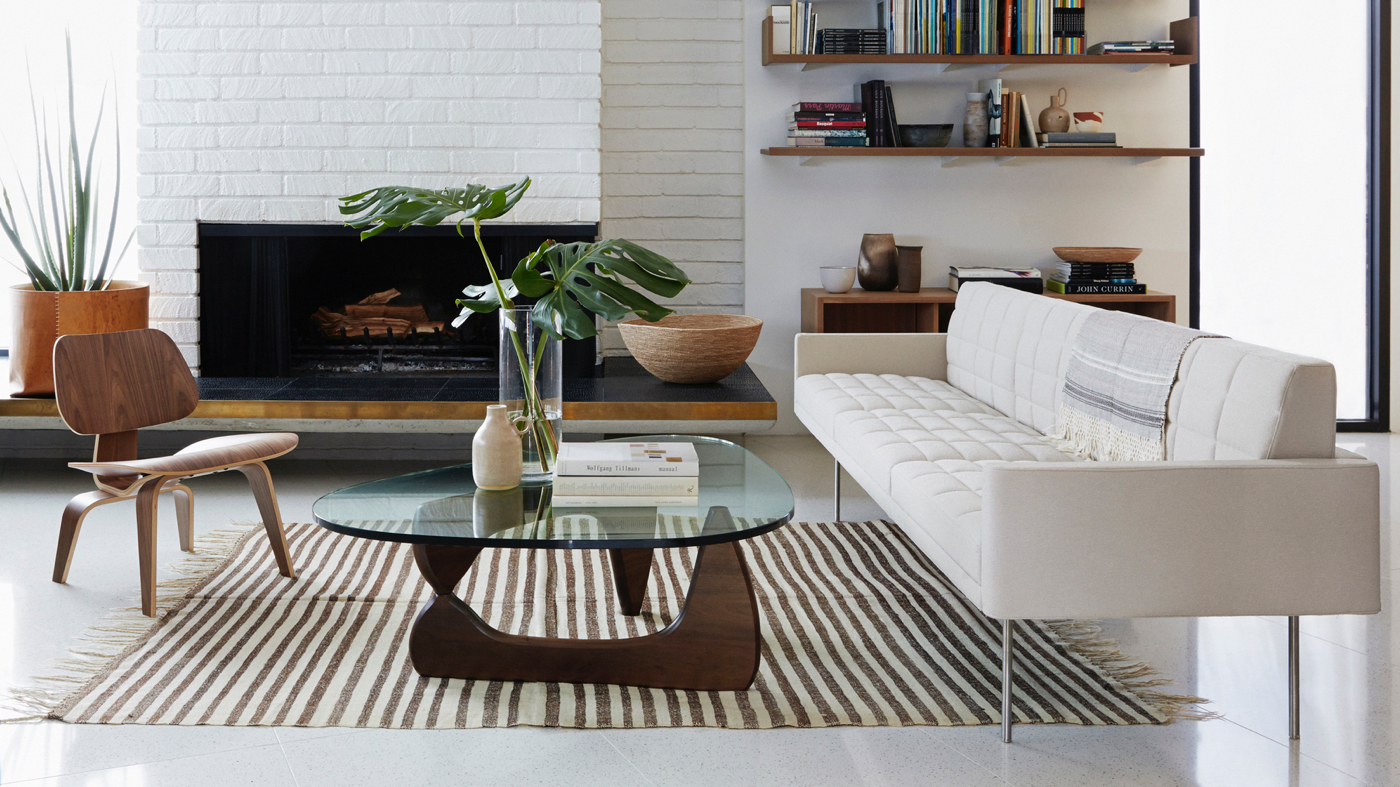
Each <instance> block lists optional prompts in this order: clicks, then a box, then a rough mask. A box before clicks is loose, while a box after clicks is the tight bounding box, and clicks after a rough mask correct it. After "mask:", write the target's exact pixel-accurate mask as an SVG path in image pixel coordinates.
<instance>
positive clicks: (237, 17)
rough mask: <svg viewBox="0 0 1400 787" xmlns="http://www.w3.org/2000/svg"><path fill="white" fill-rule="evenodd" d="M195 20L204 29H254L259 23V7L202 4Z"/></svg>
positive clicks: (234, 4)
mask: <svg viewBox="0 0 1400 787" xmlns="http://www.w3.org/2000/svg"><path fill="white" fill-rule="evenodd" d="M197 9H198V10H197V11H196V12H195V20H196V22H197V23H198V24H200V25H202V26H204V27H213V28H221V27H252V26H253V25H256V24H257V23H258V7H257V6H256V5H251V4H241V3H200V4H199V5H198V6H197Z"/></svg>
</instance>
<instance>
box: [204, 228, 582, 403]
mask: <svg viewBox="0 0 1400 787" xmlns="http://www.w3.org/2000/svg"><path fill="white" fill-rule="evenodd" d="M597 232H598V228H597V225H596V224H558V225H494V226H492V225H487V226H483V227H482V235H483V241H484V243H485V246H486V251H487V253H488V254H489V255H490V256H491V259H492V261H493V263H495V265H496V266H497V270H498V271H499V272H500V273H501V274H503V275H509V274H510V272H511V271H512V270H513V269H514V267H515V264H516V263H517V262H518V261H519V260H520V259H521V258H523V257H524V256H526V255H527V254H529V253H530V252H531V251H533V250H535V249H537V248H539V245H540V244H541V243H542V242H544V241H545V240H546V239H551V240H555V241H559V242H561V243H571V242H575V241H591V240H594V239H596V237H597ZM466 236H467V237H465V238H463V237H459V236H458V235H457V231H456V229H455V228H454V227H413V228H410V229H408V230H405V231H399V230H388V231H386V232H384V233H382V234H380V235H378V236H376V237H374V238H371V239H369V240H367V241H363V242H362V241H361V240H360V238H359V231H358V230H355V229H353V228H350V227H343V226H335V225H304V224H286V225H279V224H201V225H200V227H199V268H200V287H199V291H200V294H199V300H200V312H199V315H200V317H199V327H200V372H201V374H202V375H203V376H205V377H317V376H336V375H346V374H377V375H393V376H425V375H428V376H430V375H436V374H453V375H460V374H463V373H471V372H478V373H482V374H487V373H492V374H494V371H495V368H496V351H497V348H496V343H497V322H496V316H495V315H494V314H492V315H473V316H472V317H471V318H470V319H468V320H467V322H466V323H464V324H463V325H462V326H461V327H460V328H454V327H452V320H453V319H454V318H455V317H456V316H457V314H458V311H459V309H458V308H457V306H456V305H455V304H454V301H455V300H456V299H457V298H458V297H460V294H461V292H462V288H463V287H466V286H467V285H471V284H488V283H490V277H489V275H488V274H487V272H486V269H485V266H484V264H483V263H482V260H481V252H480V251H479V250H478V249H477V246H476V243H475V240H474V239H473V238H472V237H471V231H470V227H469V226H468V227H466ZM395 290H397V294H393V292H392V291H395ZM376 294H378V295H379V298H378V299H376V298H375V297H374V296H376ZM390 295H392V297H389V296H390ZM522 305H524V304H523V303H522ZM564 366H565V376H568V377H590V376H593V375H595V374H596V373H597V369H598V365H597V345H596V342H595V341H594V340H591V339H590V340H584V341H573V340H567V341H566V342H565V345H564Z"/></svg>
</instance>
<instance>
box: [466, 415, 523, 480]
mask: <svg viewBox="0 0 1400 787" xmlns="http://www.w3.org/2000/svg"><path fill="white" fill-rule="evenodd" d="M506 415H507V413H506V406H505V405H503V404H488V405H486V420H485V421H483V422H482V423H481V428H480V429H477V430H476V436H475V437H473V438H472V480H473V481H475V482H476V488H477V489H512V488H514V487H517V486H520V476H521V472H522V464H521V458H520V452H521V448H520V433H519V432H517V431H515V427H514V426H512V425H511V423H510V420H509V419H508V418H507V417H506Z"/></svg>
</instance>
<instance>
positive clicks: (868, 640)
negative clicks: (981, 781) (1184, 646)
mask: <svg viewBox="0 0 1400 787" xmlns="http://www.w3.org/2000/svg"><path fill="white" fill-rule="evenodd" d="M288 537H289V539H290V541H291V545H292V552H293V556H294V558H295V561H296V565H297V567H298V568H299V570H300V571H301V578H300V579H298V580H288V579H286V578H284V577H281V576H280V575H278V573H277V570H276V566H275V564H274V563H273V560H272V556H271V554H270V553H269V552H268V549H267V539H265V538H257V537H253V538H246V539H244V540H243V542H242V543H241V544H240V545H239V546H238V547H237V548H236V549H234V551H233V553H232V555H231V557H230V558H229V560H228V562H227V563H225V564H224V566H223V567H222V568H220V569H218V570H217V571H216V572H214V573H213V574H212V575H211V576H210V577H209V579H208V580H207V581H206V582H205V583H204V584H203V585H202V586H200V587H199V588H198V589H197V590H195V591H194V592H192V593H191V594H190V596H189V598H188V599H187V600H186V601H184V602H183V603H182V604H180V605H177V606H176V608H175V609H174V610H173V611H172V612H171V613H169V614H168V615H167V616H166V617H165V618H164V619H162V621H161V622H160V623H159V624H158V625H156V627H155V628H154V629H152V630H151V632H150V633H149V634H148V635H147V636H146V637H145V638H144V639H142V640H141V641H140V642H138V643H137V644H136V645H134V646H133V647H131V648H130V649H129V650H128V651H127V652H126V653H125V654H124V655H123V656H121V657H120V658H119V659H117V660H116V661H115V662H114V663H112V664H111V665H109V666H108V667H107V668H105V669H104V670H103V671H102V673H101V674H100V675H99V676H98V677H96V678H94V679H93V680H92V681H91V682H89V683H88V685H87V686H86V687H85V688H84V689H82V690H81V691H80V692H78V693H77V694H76V695H74V696H73V697H71V698H70V699H69V700H68V701H66V702H65V703H64V704H63V705H62V706H61V707H60V708H58V709H57V710H56V711H55V712H54V713H53V714H52V715H53V717H54V718H59V719H62V720H64V721H69V722H79V723H102V724H185V725H189V724H216V725H231V726H252V725H295V726H311V727H322V726H344V727H391V728H414V729H423V728H451V727H498V726H510V725H517V724H528V725H542V726H557V727H697V726H705V727H737V728H769V727H785V726H789V727H824V726H833V725H863V726H904V725H966V724H996V723H999V722H1000V718H1001V716H1000V700H999V696H1000V695H999V691H1000V680H1001V677H1000V676H1001V663H1000V657H999V652H1000V645H999V628H998V627H997V626H996V624H994V623H993V622H992V621H990V620H988V619H987V618H986V617H984V616H983V615H982V614H981V613H980V612H978V611H976V610H975V609H974V608H972V607H971V606H970V605H969V604H968V603H967V602H966V601H965V600H963V599H962V598H961V597H960V596H959V595H958V594H957V592H956V591H955V590H954V589H953V587H952V585H951V584H950V583H949V582H948V581H947V580H946V579H945V578H944V577H943V576H942V575H941V574H940V573H939V572H938V570H937V569H936V568H935V567H934V566H933V564H932V563H930V562H929V561H928V559H927V558H926V557H925V556H924V555H923V554H922V553H921V552H919V550H918V549H917V548H916V547H914V546H913V545H912V544H911V543H910V542H909V541H908V540H907V539H906V538H905V537H904V536H903V534H902V533H900V531H899V529H898V528H897V527H896V526H894V525H892V524H889V523H885V522H865V523H851V522H842V523H832V524H802V523H799V524H791V525H788V526H786V527H783V528H780V529H778V530H777V531H775V532H773V533H770V534H768V535H765V536H760V537H758V538H754V539H750V540H748V541H745V542H743V544H744V548H745V554H746V557H747V558H748V562H749V568H750V570H751V572H752V574H753V577H754V580H755V583H756V592H757V597H758V602H759V605H760V608H761V612H762V617H763V623H764V632H763V633H764V641H763V665H762V667H761V669H760V671H759V675H758V679H757V680H756V681H755V683H754V685H753V687H752V688H751V689H750V690H749V691H744V692H693V691H672V690H662V689H639V688H635V687H625V686H604V685H575V684H558V683H516V682H500V681H463V680H447V679H439V678H422V677H419V676H418V675H417V674H416V673H414V671H413V667H412V665H411V664H410V663H409V659H408V650H407V637H408V633H409V629H410V627H411V626H412V623H413V618H414V616H415V614H416V613H417V611H418V609H419V607H420V606H421V605H422V604H423V602H424V601H425V600H426V599H427V597H428V595H429V591H428V589H427V587H426V586H425V585H424V583H423V581H422V579H421V578H420V577H419V576H418V571H417V569H416V568H415V567H414V565H413V559H412V556H411V553H410V550H409V548H408V547H407V546H406V545H403V544H394V543H387V542H381V541H367V540H363V539H357V538H352V537H348V536H341V535H337V534H334V533H331V532H329V531H326V530H323V529H321V528H318V527H314V526H310V525H292V526H290V527H289V528H288ZM693 560H694V550H687V549H672V550H657V552H656V563H655V565H654V567H653V572H652V578H651V585H650V588H649V592H648V602H649V604H650V606H649V608H648V609H647V611H646V612H645V613H643V614H642V615H640V616H638V617H636V618H628V617H625V616H622V615H619V614H617V612H616V610H617V604H616V602H615V599H614V598H613V587H612V578H611V576H610V574H609V565H608V561H607V560H606V559H604V558H603V557H602V553H601V552H599V551H596V550H509V549H507V550H487V551H486V552H484V553H483V554H482V556H481V558H480V559H479V560H478V562H477V564H476V565H475V566H474V567H473V568H472V570H471V572H470V573H468V575H467V577H466V578H465V579H464V580H463V583H462V586H461V587H460V588H459V589H458V591H459V593H460V594H461V595H462V596H463V597H464V598H466V599H468V601H469V603H470V604H471V605H472V606H473V608H475V609H476V610H477V611H478V612H479V613H480V614H481V615H482V617H484V618H485V619H486V620H487V621H489V622H490V623H491V624H492V625H494V626H496V627H498V628H500V629H502V630H504V631H510V632H516V633H530V634H535V635H542V636H564V637H623V636H636V635H639V634H645V633H649V632H653V631H656V630H658V629H660V628H662V627H664V625H665V624H666V623H667V622H668V621H669V620H670V619H671V618H672V617H673V616H674V615H675V614H676V612H677V611H678V610H679V608H680V605H681V603H682V601H683V599H684V594H685V589H686V584H687V577H688V576H689V573H690V569H691V566H692V565H693ZM1023 632H1024V634H1023V635H1022V637H1021V638H1019V639H1018V642H1017V645H1018V648H1020V649H1019V650H1018V654H1017V670H1018V676H1017V684H1016V702H1015V707H1016V713H1017V721H1019V722H1028V721H1029V722H1066V723H1072V724H1096V725H1113V724H1153V723H1163V722H1165V721H1167V720H1169V718H1170V717H1171V715H1172V714H1171V712H1170V711H1171V707H1170V704H1169V703H1165V702H1163V701H1162V698H1161V696H1160V695H1156V694H1154V693H1152V692H1150V691H1144V690H1142V689H1141V688H1134V687H1131V686H1129V685H1126V684H1125V683H1124V682H1123V681H1122V680H1119V679H1117V678H1115V677H1114V675H1115V674H1123V675H1141V674H1142V673H1143V671H1144V670H1143V668H1142V667H1141V666H1140V665H1138V666H1135V667H1134V666H1131V665H1129V666H1122V665H1120V664H1119V663H1106V662H1105V661H1104V659H1102V658H1099V657H1094V656H1093V654H1094V653H1098V652H1101V651H1102V649H1103V643H1096V644H1094V645H1093V646H1092V647H1088V648H1085V647H1082V646H1077V645H1071V644H1069V643H1068V642H1067V641H1066V640H1065V639H1064V638H1062V637H1061V636H1059V635H1058V634H1057V633H1056V631H1055V629H1054V628H1053V627H1052V626H1049V625H1047V624H1042V623H1031V624H1026V625H1024V627H1023Z"/></svg>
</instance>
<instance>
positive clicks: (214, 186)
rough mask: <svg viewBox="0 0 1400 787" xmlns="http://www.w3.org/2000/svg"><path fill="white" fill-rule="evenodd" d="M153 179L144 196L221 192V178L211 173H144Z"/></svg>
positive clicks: (198, 195) (204, 195) (150, 179)
mask: <svg viewBox="0 0 1400 787" xmlns="http://www.w3.org/2000/svg"><path fill="white" fill-rule="evenodd" d="M141 179H142V180H149V181H152V183H151V187H150V189H149V190H148V191H146V192H145V193H144V194H142V196H150V197H213V196H216V195H218V193H219V179H218V178H216V177H213V176H210V175H189V174H182V175H144V176H142V178H141Z"/></svg>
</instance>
